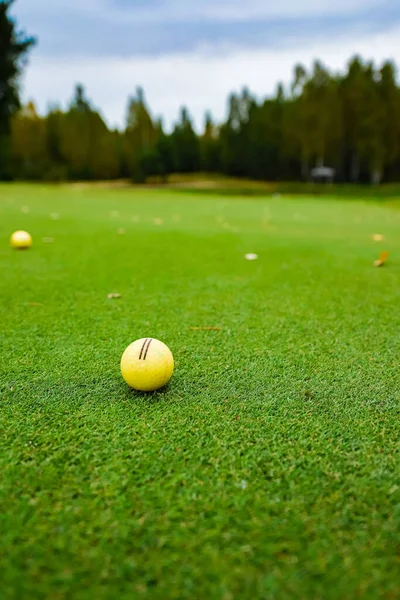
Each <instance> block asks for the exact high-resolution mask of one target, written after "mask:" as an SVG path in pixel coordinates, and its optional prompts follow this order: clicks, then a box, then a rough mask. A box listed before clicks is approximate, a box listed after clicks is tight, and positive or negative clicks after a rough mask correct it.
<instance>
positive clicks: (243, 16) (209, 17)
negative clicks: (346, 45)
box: [114, 0, 377, 22]
mask: <svg viewBox="0 0 400 600" xmlns="http://www.w3.org/2000/svg"><path fill="white" fill-rule="evenodd" d="M167 4H168V6H165V7H163V8H160V9H157V10H155V9H153V10H151V9H145V10H135V11H131V14H132V16H134V17H135V18H139V19H142V20H143V21H160V20H164V21H165V20H166V21H174V22H176V21H182V20H185V21H188V20H189V21H197V20H198V19H201V20H205V21H226V20H234V21H251V20H254V19H269V18H299V17H303V18H304V17H310V16H313V17H318V16H333V15H338V14H345V15H349V14H352V13H353V14H354V13H357V12H359V11H360V10H365V9H368V8H370V7H374V6H375V7H376V6H377V0H303V1H302V2H299V0H280V2H265V0H248V1H247V2H246V5H244V3H243V0H206V1H205V2H197V3H193V2H188V1H187V0H170V1H169V2H168V3H167ZM121 13H122V11H121ZM121 13H119V15H120V16H121ZM127 13H128V11H124V13H123V14H124V17H125V18H126V17H127ZM117 14H118V13H114V16H115V17H116V16H117Z"/></svg>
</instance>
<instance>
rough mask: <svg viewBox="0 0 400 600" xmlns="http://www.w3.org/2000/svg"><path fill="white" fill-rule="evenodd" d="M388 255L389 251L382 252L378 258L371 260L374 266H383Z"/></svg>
mask: <svg viewBox="0 0 400 600" xmlns="http://www.w3.org/2000/svg"><path fill="white" fill-rule="evenodd" d="M388 256H389V252H386V251H385V252H382V253H381V255H380V257H379V258H378V260H375V261H374V262H373V265H374V267H383V265H384V264H385V263H386V261H387V259H388Z"/></svg>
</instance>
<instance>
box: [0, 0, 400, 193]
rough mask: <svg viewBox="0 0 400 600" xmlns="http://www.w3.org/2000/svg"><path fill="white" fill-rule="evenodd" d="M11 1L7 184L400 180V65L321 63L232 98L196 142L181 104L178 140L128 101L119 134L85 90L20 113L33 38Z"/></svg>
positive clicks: (0, 98)
mask: <svg viewBox="0 0 400 600" xmlns="http://www.w3.org/2000/svg"><path fill="white" fill-rule="evenodd" d="M10 5H11V1H10V0H8V1H7V2H1V1H0V40H1V42H0V178H2V179H27V180H49V181H63V180H96V179H118V178H131V179H132V180H133V181H135V182H145V181H146V180H148V179H149V178H153V179H154V178H157V179H159V180H162V181H166V180H167V179H168V176H169V175H170V174H172V173H178V172H179V173H196V172H200V171H203V172H208V173H222V174H226V175H232V176H236V177H248V178H253V179H259V180H271V181H276V180H284V181H291V180H308V179H309V178H310V174H311V169H312V168H313V167H315V166H316V165H328V166H330V167H333V168H334V169H335V171H336V179H337V180H338V181H343V182H371V183H375V184H377V183H380V182H381V181H399V180H400V87H399V86H398V85H397V80H396V66H395V64H394V63H393V62H391V61H387V62H385V63H384V64H382V65H380V66H377V65H375V64H374V63H373V62H368V61H364V60H363V59H362V58H361V57H358V56H356V57H353V58H352V59H351V60H350V61H349V63H348V67H347V69H346V71H345V72H344V73H340V74H338V73H331V72H330V71H329V70H328V69H327V68H326V67H325V66H324V65H323V64H322V63H321V62H319V61H316V62H315V63H314V64H313V66H312V68H311V69H309V70H307V69H306V68H305V67H304V66H302V65H297V66H296V67H295V68H294V72H293V80H292V83H291V85H290V87H289V88H287V89H285V87H284V86H283V85H282V84H279V85H278V87H277V90H276V93H275V94H274V95H273V96H272V97H268V98H265V99H263V100H261V101H260V100H257V99H256V98H255V97H254V96H253V95H252V94H251V93H250V91H249V90H247V89H244V90H242V91H241V92H240V93H233V94H231V96H230V97H229V99H228V107H227V108H228V110H227V118H226V119H225V121H224V122H222V123H216V122H214V121H213V119H212V116H211V114H210V113H207V114H206V115H205V119H204V128H203V131H202V132H201V133H200V134H198V133H197V132H196V131H195V129H194V127H193V123H192V120H191V117H190V113H189V110H188V108H186V107H183V108H182V109H181V111H180V115H179V118H178V120H177V122H176V124H175V126H174V127H173V129H172V131H170V132H166V131H165V129H164V127H163V123H162V121H161V120H160V119H154V118H153V117H152V114H151V110H150V108H149V106H148V103H147V102H146V98H145V95H144V92H143V90H142V89H141V88H137V90H136V92H135V94H134V95H133V96H132V97H131V98H130V99H129V101H128V109H127V117H126V123H125V126H124V128H123V129H122V130H111V129H110V128H109V127H108V126H107V124H106V122H105V121H104V119H103V118H102V117H101V115H100V113H99V111H98V110H96V108H95V107H94V105H93V104H92V102H91V101H90V100H89V99H88V98H87V97H86V94H85V90H84V87H83V86H82V85H77V86H76V89H75V92H74V96H73V99H72V101H71V103H70V105H69V106H68V108H67V109H66V110H62V109H61V108H60V107H52V108H51V109H50V110H49V111H48V112H47V114H46V115H39V114H38V112H37V111H36V108H35V105H34V104H33V102H30V103H29V104H27V105H26V106H22V107H21V106H20V104H19V95H18V87H17V81H18V76H19V74H20V73H21V70H22V68H23V67H24V64H25V61H24V59H25V57H26V55H27V52H28V51H29V49H30V48H31V47H32V45H33V44H34V42H35V40H34V39H33V38H31V37H28V36H26V35H25V34H22V33H18V32H17V30H16V24H15V23H14V22H13V21H12V20H11V19H10V18H9V16H8V12H7V11H8V9H9V7H10Z"/></svg>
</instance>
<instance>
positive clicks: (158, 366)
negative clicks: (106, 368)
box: [121, 338, 174, 392]
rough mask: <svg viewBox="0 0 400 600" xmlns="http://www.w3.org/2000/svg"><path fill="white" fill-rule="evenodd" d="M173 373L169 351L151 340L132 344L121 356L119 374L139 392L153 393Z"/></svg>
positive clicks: (145, 339) (161, 343)
mask: <svg viewBox="0 0 400 600" xmlns="http://www.w3.org/2000/svg"><path fill="white" fill-rule="evenodd" d="M173 371H174V357H173V356H172V352H171V350H170V349H169V348H168V346H166V345H165V344H163V342H160V341H159V340H155V339H153V338H143V339H141V340H137V341H136V342H133V344H131V345H130V346H128V348H127V349H126V350H125V352H124V353H123V355H122V358H121V373H122V377H123V378H124V379H125V381H126V383H127V384H128V385H129V386H130V387H131V388H133V389H135V390H138V391H140V392H153V391H154V390H158V389H159V388H162V387H163V386H164V385H166V384H167V383H168V381H169V380H170V379H171V377H172V373H173Z"/></svg>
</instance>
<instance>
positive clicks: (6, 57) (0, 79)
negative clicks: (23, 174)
mask: <svg viewBox="0 0 400 600" xmlns="http://www.w3.org/2000/svg"><path fill="white" fill-rule="evenodd" d="M12 1H13V0H5V1H4V0H0V178H3V179H6V178H9V177H11V175H12V166H11V139H10V129H11V119H12V117H13V115H14V114H15V112H16V111H17V110H18V109H19V108H20V101H19V93H18V91H19V90H18V76H19V75H20V73H21V70H22V68H23V66H24V59H25V57H26V54H27V52H28V50H29V48H30V47H31V46H32V45H33V44H34V42H35V40H34V39H33V38H31V37H28V36H27V35H25V33H23V32H19V31H17V29H16V25H15V22H14V21H13V19H11V18H10V16H9V9H10V7H11V4H12Z"/></svg>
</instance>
